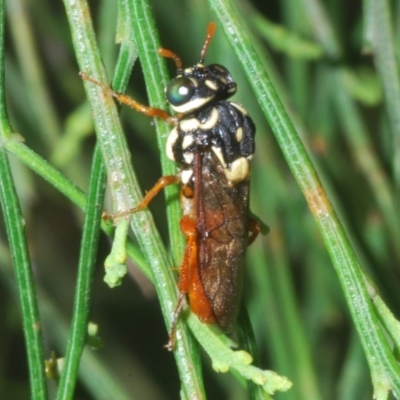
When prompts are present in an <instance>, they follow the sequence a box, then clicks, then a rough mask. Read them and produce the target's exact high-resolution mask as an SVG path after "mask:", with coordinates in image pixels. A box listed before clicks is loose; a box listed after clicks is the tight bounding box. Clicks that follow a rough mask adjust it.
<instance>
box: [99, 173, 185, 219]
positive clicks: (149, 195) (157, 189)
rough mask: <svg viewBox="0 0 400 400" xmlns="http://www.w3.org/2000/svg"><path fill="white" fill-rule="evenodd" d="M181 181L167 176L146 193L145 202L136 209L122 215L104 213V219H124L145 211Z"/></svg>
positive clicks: (121, 213)
mask: <svg viewBox="0 0 400 400" xmlns="http://www.w3.org/2000/svg"><path fill="white" fill-rule="evenodd" d="M180 181H181V179H180V177H179V176H177V175H167V176H162V177H161V178H160V179H159V180H158V181H157V182H156V184H155V185H154V186H153V187H152V188H151V189H150V190H149V191H148V192H147V193H146V195H145V196H144V197H143V200H142V201H141V202H140V203H139V204H138V205H137V206H136V207H134V208H130V209H129V210H125V211H122V212H120V213H115V214H107V213H103V218H104V219H106V220H107V219H115V218H119V217H124V216H126V215H130V214H133V213H135V212H138V211H142V210H144V209H145V208H146V207H147V206H148V205H149V203H150V201H151V200H153V198H154V197H155V196H156V195H157V194H158V193H159V192H160V191H161V190H163V189H164V188H165V187H166V186H169V185H173V184H176V183H179V182H180Z"/></svg>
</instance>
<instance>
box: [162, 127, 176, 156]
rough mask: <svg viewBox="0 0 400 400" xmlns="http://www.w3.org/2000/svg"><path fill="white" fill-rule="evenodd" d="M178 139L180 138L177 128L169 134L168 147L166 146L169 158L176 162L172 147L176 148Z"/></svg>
mask: <svg viewBox="0 0 400 400" xmlns="http://www.w3.org/2000/svg"><path fill="white" fill-rule="evenodd" d="M178 138H179V133H178V129H176V127H175V128H174V129H172V131H171V132H170V133H169V135H168V139H167V143H166V146H165V147H166V150H165V151H166V153H167V157H168V158H169V159H170V160H172V161H176V160H175V156H174V151H173V150H172V147H173V146H174V144H175V143H176V141H177V140H178Z"/></svg>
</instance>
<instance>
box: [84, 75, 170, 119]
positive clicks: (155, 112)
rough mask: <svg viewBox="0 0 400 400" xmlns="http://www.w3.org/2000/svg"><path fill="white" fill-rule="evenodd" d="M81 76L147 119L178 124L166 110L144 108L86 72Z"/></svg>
mask: <svg viewBox="0 0 400 400" xmlns="http://www.w3.org/2000/svg"><path fill="white" fill-rule="evenodd" d="M79 76H80V77H81V78H82V79H84V80H85V81H88V82H91V83H93V84H95V85H96V86H100V87H101V88H103V89H104V90H105V91H106V92H107V93H108V94H109V95H111V96H113V97H115V98H116V99H117V100H118V101H119V102H120V103H122V104H126V105H127V106H128V107H131V108H133V109H134V110H136V111H139V112H140V113H142V114H144V115H146V116H147V117H157V118H161V119H163V120H165V121H167V122H168V123H170V124H172V125H176V123H177V117H174V116H172V115H170V114H168V113H167V112H165V111H164V110H161V108H154V107H147V106H144V105H143V104H140V103H138V102H137V101H135V100H133V99H132V98H131V97H130V96H127V95H126V94H123V93H118V92H115V91H114V90H112V89H111V88H110V87H109V86H107V85H104V84H103V83H101V82H99V81H97V80H96V79H93V78H92V77H90V76H89V75H87V74H86V73H85V72H80V73H79Z"/></svg>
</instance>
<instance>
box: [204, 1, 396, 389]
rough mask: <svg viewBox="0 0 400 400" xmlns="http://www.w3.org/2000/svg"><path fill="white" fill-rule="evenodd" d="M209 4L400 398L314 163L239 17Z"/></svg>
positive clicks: (379, 366) (369, 346) (368, 348)
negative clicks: (250, 86) (240, 23)
mask: <svg viewBox="0 0 400 400" xmlns="http://www.w3.org/2000/svg"><path fill="white" fill-rule="evenodd" d="M209 3H210V5H211V7H212V8H213V10H214V11H215V13H216V14H217V16H218V19H219V20H220V25H221V26H222V27H223V29H224V31H225V34H226V35H227V37H228V38H229V41H230V43H232V47H233V50H234V52H235V53H236V55H237V57H238V59H239V60H240V61H241V63H242V67H243V70H244V71H245V73H246V75H247V77H248V79H249V82H250V83H251V85H252V88H253V91H254V93H255V95H256V97H257V98H258V99H259V102H260V106H261V108H262V110H263V111H264V114H265V117H266V118H267V120H268V122H269V123H270V126H271V129H272V131H273V132H274V134H275V137H276V139H277V141H278V143H279V145H280V147H281V149H282V152H283V153H284V156H285V158H286V161H287V162H288V164H289V167H290V169H291V170H292V173H293V175H294V177H295V178H296V180H297V183H298V184H299V186H300V188H301V190H302V191H303V194H304V196H305V198H306V200H307V202H308V205H309V207H310V210H311V212H312V213H313V215H314V218H315V220H316V222H317V224H318V227H319V229H320V232H321V234H322V236H323V238H324V241H325V244H326V246H327V249H328V251H329V253H330V256H331V259H332V262H333V265H334V267H335V269H336V272H337V274H338V276H339V279H340V281H341V285H342V288H343V291H344V294H345V297H346V300H347V304H348V307H349V309H350V312H351V315H352V318H353V320H354V322H355V325H356V328H357V330H358V333H359V336H360V339H361V342H362V344H363V347H364V351H365V354H366V357H367V360H368V363H369V365H370V368H371V372H372V378H373V381H374V386H375V393H377V391H378V390H379V389H382V388H384V389H385V390H389V388H392V389H393V391H394V392H395V393H396V395H400V369H399V366H398V364H397V362H396V360H395V358H394V357H393V354H392V353H391V349H390V347H389V346H388V343H387V341H386V339H385V337H384V334H383V332H382V329H381V327H380V324H379V321H378V319H377V317H376V314H375V312H374V308H373V306H372V304H371V301H370V298H369V295H368V292H367V288H366V285H365V283H364V276H363V273H362V270H361V265H360V263H359V261H358V259H357V257H356V255H355V253H354V250H353V249H352V246H351V244H350V242H349V240H348V237H347V235H346V233H345V232H344V230H343V227H342V225H341V223H340V221H339V220H338V217H337V215H336V213H335V211H334V209H333V207H332V205H331V203H330V201H329V200H328V198H327V196H326V193H325V191H324V189H323V187H322V185H321V182H320V181H319V178H318V176H317V173H316V171H315V169H314V167H313V165H312V163H311V161H310V158H309V157H308V155H307V152H306V150H305V148H304V146H303V144H302V142H301V141H300V138H299V137H298V135H297V133H296V131H295V129H294V127H293V125H292V123H291V121H290V119H289V118H288V115H287V113H286V110H285V109H284V107H283V105H282V103H281V101H280V99H279V97H278V95H277V93H276V91H275V89H274V87H273V85H272V83H271V81H270V79H269V77H268V75H267V73H266V72H265V70H264V68H263V65H262V62H261V59H260V57H259V56H258V54H257V53H256V51H255V50H254V48H253V45H252V44H251V42H250V39H249V37H248V36H247V34H246V29H243V28H242V27H241V26H240V25H239V22H238V21H237V19H236V18H233V17H232V16H234V15H235V13H234V10H233V9H232V7H231V5H230V3H229V2H228V1H226V0H210V1H209Z"/></svg>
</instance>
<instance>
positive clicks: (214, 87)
mask: <svg viewBox="0 0 400 400" xmlns="http://www.w3.org/2000/svg"><path fill="white" fill-rule="evenodd" d="M204 83H205V85H206V86H207V87H209V88H210V89H211V90H218V86H217V85H216V84H215V82H213V81H212V80H210V79H206V80H205V82H204Z"/></svg>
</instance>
